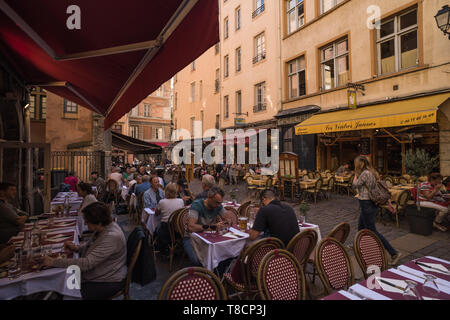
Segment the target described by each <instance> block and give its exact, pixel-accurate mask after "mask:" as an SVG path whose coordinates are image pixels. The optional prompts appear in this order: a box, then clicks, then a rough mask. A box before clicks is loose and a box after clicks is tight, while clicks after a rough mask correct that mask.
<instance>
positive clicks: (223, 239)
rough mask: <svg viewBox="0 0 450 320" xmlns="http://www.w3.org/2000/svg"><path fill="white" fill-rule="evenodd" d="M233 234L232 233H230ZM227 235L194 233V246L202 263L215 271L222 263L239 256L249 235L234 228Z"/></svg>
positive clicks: (192, 237)
mask: <svg viewBox="0 0 450 320" xmlns="http://www.w3.org/2000/svg"><path fill="white" fill-rule="evenodd" d="M230 232H231V233H230ZM230 232H228V233H226V234H225V235H219V234H214V233H206V232H200V233H196V232H193V233H192V234H191V240H192V246H193V248H194V251H195V253H196V254H197V257H198V259H199V261H200V263H201V264H202V265H203V266H204V267H205V268H207V269H208V270H211V271H213V270H214V269H215V268H217V266H218V265H219V263H220V262H221V261H224V260H226V259H229V258H235V257H237V256H239V254H240V253H241V251H242V249H244V247H245V245H246V243H247V239H248V237H249V234H247V233H246V232H242V231H239V230H237V229H235V228H233V227H231V228H230Z"/></svg>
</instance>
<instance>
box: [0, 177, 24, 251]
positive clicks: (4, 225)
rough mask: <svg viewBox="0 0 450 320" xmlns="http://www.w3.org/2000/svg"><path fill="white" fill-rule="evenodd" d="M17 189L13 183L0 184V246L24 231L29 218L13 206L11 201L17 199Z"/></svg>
mask: <svg viewBox="0 0 450 320" xmlns="http://www.w3.org/2000/svg"><path fill="white" fill-rule="evenodd" d="M16 194H17V188H16V186H15V185H13V184H12V183H6V182H4V183H0V244H4V243H7V242H8V241H9V239H10V238H11V237H13V236H16V235H17V234H18V233H19V232H20V230H21V229H22V227H23V225H24V223H25V221H27V219H28V217H27V216H26V213H25V212H23V211H21V210H19V209H17V208H15V207H14V206H12V205H11V204H10V203H9V201H13V200H14V199H15V198H16Z"/></svg>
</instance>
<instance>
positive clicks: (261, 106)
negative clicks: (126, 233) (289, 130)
mask: <svg viewBox="0 0 450 320" xmlns="http://www.w3.org/2000/svg"><path fill="white" fill-rule="evenodd" d="M266 108H267V104H265V103H258V104H257V105H256V106H253V112H260V111H264V110H266Z"/></svg>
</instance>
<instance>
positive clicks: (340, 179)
mask: <svg viewBox="0 0 450 320" xmlns="http://www.w3.org/2000/svg"><path fill="white" fill-rule="evenodd" d="M350 178H351V176H335V179H336V182H340V183H344V182H349V180H350Z"/></svg>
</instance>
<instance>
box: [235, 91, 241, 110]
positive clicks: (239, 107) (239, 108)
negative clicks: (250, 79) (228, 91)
mask: <svg viewBox="0 0 450 320" xmlns="http://www.w3.org/2000/svg"><path fill="white" fill-rule="evenodd" d="M236 113H237V115H240V114H241V113H242V93H241V90H239V91H236Z"/></svg>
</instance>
